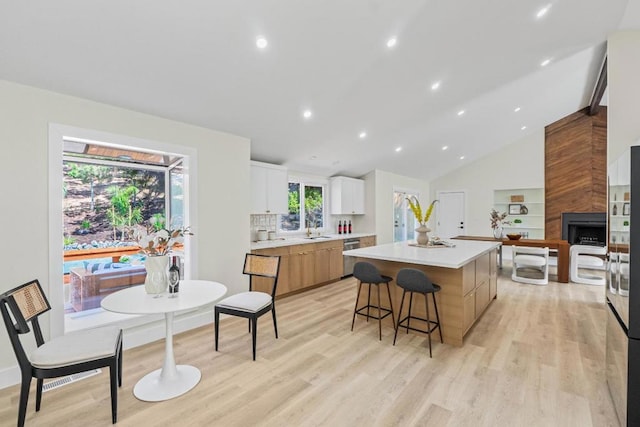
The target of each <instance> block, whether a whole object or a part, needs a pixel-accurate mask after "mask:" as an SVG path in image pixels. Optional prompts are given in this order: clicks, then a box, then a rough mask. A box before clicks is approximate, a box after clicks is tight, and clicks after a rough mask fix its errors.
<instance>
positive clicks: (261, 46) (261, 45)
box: [256, 37, 269, 49]
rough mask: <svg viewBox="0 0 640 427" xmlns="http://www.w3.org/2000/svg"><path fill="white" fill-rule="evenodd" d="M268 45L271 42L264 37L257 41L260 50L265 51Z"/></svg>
mask: <svg viewBox="0 0 640 427" xmlns="http://www.w3.org/2000/svg"><path fill="white" fill-rule="evenodd" d="M268 44H269V42H268V41H267V39H265V38H264V37H258V38H257V39H256V46H258V49H264V48H265V47H267V45H268Z"/></svg>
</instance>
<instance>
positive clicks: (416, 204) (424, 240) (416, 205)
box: [407, 196, 438, 245]
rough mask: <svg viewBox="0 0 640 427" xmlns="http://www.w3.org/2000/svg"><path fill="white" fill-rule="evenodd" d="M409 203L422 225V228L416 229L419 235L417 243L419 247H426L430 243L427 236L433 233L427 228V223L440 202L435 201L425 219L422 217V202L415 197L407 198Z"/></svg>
mask: <svg viewBox="0 0 640 427" xmlns="http://www.w3.org/2000/svg"><path fill="white" fill-rule="evenodd" d="M407 201H408V202H409V208H410V209H411V212H413V215H414V216H415V217H416V220H417V221H418V223H419V224H420V227H418V228H416V232H417V233H418V236H417V237H416V241H417V242H418V244H419V245H426V244H428V243H429V236H428V235H427V233H428V232H429V231H431V229H430V228H429V227H427V221H429V218H430V217H431V213H432V212H433V207H434V206H435V204H436V202H437V201H438V200H434V201H433V202H431V204H430V205H429V207H428V208H427V211H426V212H425V214H424V217H423V216H422V207H421V206H420V201H419V200H418V199H417V198H416V197H415V196H413V197H407Z"/></svg>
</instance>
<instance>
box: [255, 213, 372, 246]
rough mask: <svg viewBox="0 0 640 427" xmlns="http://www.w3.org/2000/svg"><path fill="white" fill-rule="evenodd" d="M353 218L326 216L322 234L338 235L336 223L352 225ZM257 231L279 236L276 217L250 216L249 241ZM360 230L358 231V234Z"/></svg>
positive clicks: (347, 216) (269, 215)
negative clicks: (270, 232)
mask: <svg viewBox="0 0 640 427" xmlns="http://www.w3.org/2000/svg"><path fill="white" fill-rule="evenodd" d="M353 220H354V218H353V216H351V215H328V218H326V222H327V224H326V225H325V227H324V230H323V232H324V233H325V234H337V233H338V221H340V222H344V223H347V224H348V222H349V221H351V222H352V223H353V222H354V221H353ZM352 228H353V232H354V233H355V232H356V230H355V225H354V226H352ZM258 230H266V231H275V232H276V233H277V234H280V232H279V230H278V215H276V214H260V215H251V240H252V241H255V240H257V236H256V232H257V231H258ZM360 231H362V230H358V231H357V232H360Z"/></svg>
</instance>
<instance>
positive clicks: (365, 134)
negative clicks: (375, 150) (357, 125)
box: [358, 131, 367, 139]
mask: <svg viewBox="0 0 640 427" xmlns="http://www.w3.org/2000/svg"><path fill="white" fill-rule="evenodd" d="M358 136H359V137H360V139H365V138H366V137H367V133H366V132H365V131H362V132H360V134H359V135H358Z"/></svg>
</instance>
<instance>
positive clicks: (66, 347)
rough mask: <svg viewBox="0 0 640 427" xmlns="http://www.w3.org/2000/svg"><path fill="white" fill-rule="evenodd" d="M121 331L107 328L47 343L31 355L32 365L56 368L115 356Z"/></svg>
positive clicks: (87, 330) (79, 333) (72, 334)
mask: <svg viewBox="0 0 640 427" xmlns="http://www.w3.org/2000/svg"><path fill="white" fill-rule="evenodd" d="M119 335H120V329H119V328H117V327H115V326H107V327H104V328H97V329H86V330H83V331H78V332H72V333H70V334H66V335H63V336H61V337H57V338H54V339H52V340H50V341H47V342H45V343H44V344H43V345H41V346H40V347H38V348H37V349H35V350H34V351H33V352H32V353H31V357H30V358H29V359H30V360H31V364H32V365H33V366H36V367H38V368H56V367H59V366H65V365H72V364H76V363H81V362H88V361H90V360H97V359H102V358H104V357H109V356H113V355H115V354H116V350H117V348H118V336H119Z"/></svg>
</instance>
